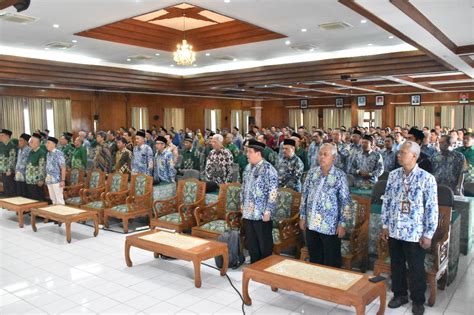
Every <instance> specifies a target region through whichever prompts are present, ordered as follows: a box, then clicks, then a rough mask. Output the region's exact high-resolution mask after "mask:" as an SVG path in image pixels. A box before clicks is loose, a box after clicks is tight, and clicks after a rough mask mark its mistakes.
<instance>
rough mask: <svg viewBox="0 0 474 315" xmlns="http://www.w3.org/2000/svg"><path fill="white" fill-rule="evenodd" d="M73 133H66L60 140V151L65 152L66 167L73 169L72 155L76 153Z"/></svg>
mask: <svg viewBox="0 0 474 315" xmlns="http://www.w3.org/2000/svg"><path fill="white" fill-rule="evenodd" d="M71 139H72V133H69V132H64V133H63V135H62V136H61V138H59V145H58V149H59V150H60V151H61V152H63V154H64V159H65V160H66V167H67V168H71V160H72V154H73V153H74V146H73V145H72V143H71Z"/></svg>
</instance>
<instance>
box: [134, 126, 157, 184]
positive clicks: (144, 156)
mask: <svg viewBox="0 0 474 315" xmlns="http://www.w3.org/2000/svg"><path fill="white" fill-rule="evenodd" d="M135 143H136V144H137V145H136V146H135V147H134V148H133V155H132V174H138V173H143V174H146V175H150V176H151V175H153V150H152V149H151V148H150V146H148V145H146V144H145V133H144V132H143V131H138V132H137V135H136V137H135Z"/></svg>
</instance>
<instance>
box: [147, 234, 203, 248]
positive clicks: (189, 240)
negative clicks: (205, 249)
mask: <svg viewBox="0 0 474 315" xmlns="http://www.w3.org/2000/svg"><path fill="white" fill-rule="evenodd" d="M139 238H140V239H143V240H146V241H151V242H154V243H158V244H164V245H168V246H173V247H176V248H179V249H191V248H193V247H196V246H199V245H202V244H206V243H209V242H208V241H206V240H204V239H202V238H197V237H192V236H186V235H182V234H178V233H168V232H164V231H160V232H157V233H151V234H147V235H144V236H140V237H139Z"/></svg>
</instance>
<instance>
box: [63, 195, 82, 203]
mask: <svg viewBox="0 0 474 315" xmlns="http://www.w3.org/2000/svg"><path fill="white" fill-rule="evenodd" d="M65 201H66V204H68V205H80V204H81V203H82V201H81V197H71V198H67V199H66V200H65Z"/></svg>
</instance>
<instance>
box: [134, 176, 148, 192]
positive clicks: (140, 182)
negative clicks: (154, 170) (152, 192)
mask: <svg viewBox="0 0 474 315" xmlns="http://www.w3.org/2000/svg"><path fill="white" fill-rule="evenodd" d="M145 190H146V176H144V175H138V176H137V177H136V178H135V195H136V196H143V195H144V194H145Z"/></svg>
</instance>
